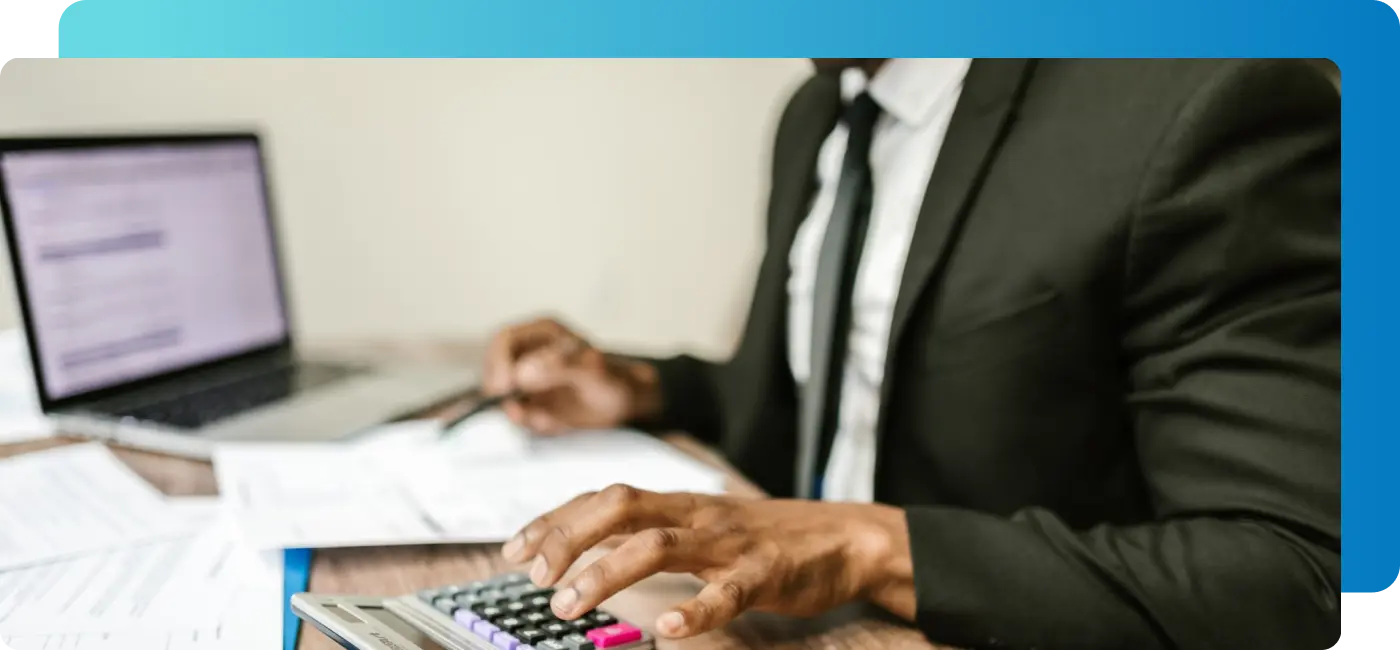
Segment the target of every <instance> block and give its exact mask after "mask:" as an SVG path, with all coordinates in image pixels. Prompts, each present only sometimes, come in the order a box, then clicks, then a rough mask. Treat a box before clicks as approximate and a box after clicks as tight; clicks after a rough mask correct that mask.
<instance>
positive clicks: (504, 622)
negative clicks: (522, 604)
mask: <svg viewBox="0 0 1400 650" xmlns="http://www.w3.org/2000/svg"><path fill="white" fill-rule="evenodd" d="M495 623H496V627H499V628H501V629H502V630H505V631H507V632H514V631H516V630H518V629H520V628H522V627H525V621H522V620H520V619H518V618H516V617H514V616H507V617H505V618H503V619H500V620H498V621H495Z"/></svg>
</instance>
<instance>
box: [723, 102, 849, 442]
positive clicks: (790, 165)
mask: <svg viewBox="0 0 1400 650" xmlns="http://www.w3.org/2000/svg"><path fill="white" fill-rule="evenodd" d="M814 83H815V84H816V85H815V86H813V87H812V88H811V89H810V90H811V91H812V92H811V94H810V95H809V96H807V97H805V98H803V101H802V102H801V104H800V105H794V106H793V107H792V109H791V110H792V111H794V112H793V113H792V114H791V115H789V116H787V117H786V119H784V120H783V123H782V125H781V126H780V132H779V134H778V138H777V146H776V147H775V149H774V152H773V156H774V167H773V176H772V188H771V191H770V197H769V205H768V211H769V214H768V218H769V228H768V231H767V234H768V241H767V242H766V245H767V248H768V252H767V254H766V255H765V258H764V262H763V267H762V268H761V269H760V270H759V281H758V284H757V286H756V287H755V291H756V293H757V295H756V296H755V299H754V302H753V308H752V311H751V312H750V314H749V324H748V325H747V328H748V331H746V332H745V335H744V340H743V343H742V345H741V346H740V349H739V352H738V353H737V354H736V355H735V357H734V358H733V359H732V360H731V366H735V367H736V368H738V369H739V370H740V372H739V373H738V374H737V375H736V376H752V377H755V378H758V379H757V380H756V382H755V384H754V385H755V387H756V390H752V391H747V392H746V397H747V400H746V401H747V403H746V404H745V406H744V408H743V410H742V411H741V413H742V415H740V420H739V421H740V422H744V423H746V424H745V425H744V426H747V425H748V424H757V422H758V420H757V417H758V416H759V414H760V413H761V412H762V411H763V408H764V405H766V404H769V403H771V402H774V401H777V402H780V403H781V402H790V401H792V400H794V399H795V398H796V394H795V391H794V388H795V387H794V384H793V381H792V374H791V373H790V372H789V371H788V367H787V364H786V361H787V305H788V300H787V281H788V274H789V268H788V251H789V250H791V248H792V242H793V239H794V238H795V237H796V234H797V229H798V226H799V225H801V223H802V220H803V219H804V218H806V216H807V212H808V211H809V210H810V209H811V205H812V201H813V200H814V198H815V196H816V189H817V156H818V154H819V153H820V151H821V147H822V143H823V142H825V141H826V137H827V135H828V134H830V133H831V130H832V128H834V127H835V126H836V122H837V120H838V119H839V118H840V114H841V95H840V88H839V86H838V85H837V84H836V83H835V80H825V79H821V80H816V81H815V82H814ZM793 417H794V422H795V418H796V409H793ZM786 436H791V437H792V438H795V436H796V425H795V424H794V425H793V427H792V431H790V432H776V431H765V432H761V435H755V436H748V437H749V438H756V439H759V438H761V439H763V440H762V444H775V445H781V444H784V442H785V444H786V445H787V446H788V447H789V448H792V447H793V446H795V444H796V443H795V442H794V441H793V439H791V438H786ZM780 438H781V439H780ZM755 444H757V441H756V442H755Z"/></svg>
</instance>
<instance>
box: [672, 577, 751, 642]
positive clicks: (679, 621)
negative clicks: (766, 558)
mask: <svg viewBox="0 0 1400 650" xmlns="http://www.w3.org/2000/svg"><path fill="white" fill-rule="evenodd" d="M761 584H762V577H761V576H758V575H756V574H753V573H748V572H744V573H739V572H736V573H733V574H730V575H727V576H725V577H724V578H722V579H719V580H716V581H714V582H711V583H710V584H708V585H705V588H704V589H701V590H700V593H699V594H698V595H696V596H695V598H692V599H690V600H688V601H686V602H684V603H681V604H680V605H679V606H677V607H676V608H675V609H672V610H671V611H669V612H666V613H665V614H662V615H661V616H659V617H657V619H656V631H657V632H658V633H660V634H661V635H662V636H665V637H668V638H672V639H679V638H682V637H688V636H695V635H697V634H703V633H705V632H708V631H710V630H713V629H715V628H718V627H722V626H724V625H726V624H728V623H729V622H730V621H732V620H734V617H735V616H738V615H739V614H740V613H741V612H743V611H744V610H746V609H748V608H749V607H751V606H752V605H753V601H754V597H755V595H756V594H757V593H758V587H759V585H761Z"/></svg>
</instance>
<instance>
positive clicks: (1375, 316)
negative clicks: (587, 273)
mask: <svg viewBox="0 0 1400 650" xmlns="http://www.w3.org/2000/svg"><path fill="white" fill-rule="evenodd" d="M1397 35H1400V21H1397V18H1396V15H1395V13H1394V12H1393V11H1391V9H1390V8H1389V7H1387V6H1386V5H1384V4H1382V3H1380V2H1375V1H1374V0H1274V1H1272V2H1263V1H1262V0H1247V1H1230V0H1212V1H1209V2H1206V1H1201V0H1175V1H1170V0H1169V1H1165V2H1160V1H1152V2H1149V1H1134V0H1112V1H1106V0H1078V1H1069V2H1065V1H1060V2H1054V3H1051V2H1049V1H1046V0H1041V1H1037V0H957V1H940V0H904V1H898V2H895V1H889V0H842V1H837V0H695V1H692V2H685V3H681V2H675V1H672V2H667V1H664V0H613V1H593V2H584V1H582V0H575V1H572V2H563V1H542V0H416V1H408V0H393V1H389V0H375V1H373V2H369V1H366V0H300V1H295V2H294V1H293V0H83V1H82V2H79V3H77V4H75V5H73V6H72V7H70V8H69V9H68V11H67V12H66V13H65V14H64V16H63V19H62V22H61V23H60V29H59V52H60V56H64V57H634V56H647V57H795V56H853V57H860V56H977V57H1022V56H1031V57H1078V56H1084V57H1274V56H1277V57H1309V58H1324V57H1325V58H1330V59H1332V60H1333V61H1334V62H1336V63H1337V64H1338V66H1339V67H1340V68H1341V70H1342V74H1343V79H1344V83H1345V86H1346V89H1345V100H1344V102H1343V124H1344V136H1343V161H1344V162H1343V206H1344V208H1343V221H1344V228H1343V241H1342V244H1343V249H1344V253H1343V255H1344V260H1345V262H1344V264H1343V268H1342V275H1343V283H1344V284H1345V285H1346V292H1347V299H1346V300H1345V301H1344V307H1343V320H1344V322H1345V329H1344V333H1343V354H1342V362H1343V366H1344V368H1345V370H1344V372H1345V376H1346V388H1345V391H1344V393H1343V400H1342V401H1343V406H1342V426H1343V430H1344V431H1345V439H1344V442H1343V450H1342V451H1343V453H1342V466H1343V492H1342V495H1343V499H1342V500H1343V512H1344V517H1343V539H1344V553H1343V588H1344V590H1346V591H1351V592H1376V591H1381V590H1384V589H1385V588H1386V587H1387V586H1389V585H1390V584H1391V582H1392V581H1394V580H1395V578H1396V574H1397V572H1400V536H1397V534H1396V532H1397V526H1396V518H1397V515H1398V514H1400V512H1398V511H1397V507H1396V505H1395V503H1396V501H1395V499H1394V497H1395V496H1396V495H1397V493H1400V489H1397V485H1400V481H1397V478H1396V474H1397V471H1400V468H1397V461H1398V460H1400V454H1398V453H1397V450H1398V449H1400V443H1397V440H1396V439H1397V435H1396V434H1395V425H1396V418H1395V417H1394V415H1393V414H1392V413H1393V411H1392V410H1391V409H1390V408H1389V406H1390V404H1388V399H1387V398H1389V397H1391V396H1390V395H1389V393H1390V392H1391V391H1388V390H1387V388H1388V385H1389V384H1390V375H1391V373H1392V372H1394V369H1396V368H1397V367H1400V355H1397V353H1396V348H1397V341H1398V340H1400V334H1397V323H1396V319H1395V318H1394V316H1393V314H1394V313H1395V309H1394V308H1393V307H1392V302H1393V301H1395V300H1397V299H1400V292H1397V291H1395V290H1393V288H1392V284H1391V280H1392V278H1393V277H1394V275H1395V273H1394V271H1395V268H1396V263H1395V261H1394V260H1395V259H1396V258H1397V256H1396V254H1395V252H1394V249H1395V248H1396V242H1398V241H1400V228H1397V226H1396V225H1395V224H1396V222H1397V218H1396V217H1397V216H1400V205H1397V203H1400V201H1397V199H1396V192H1395V191H1394V190H1391V189H1388V185H1390V183H1394V182H1396V181H1397V180H1400V179H1397V178H1396V175H1395V172H1394V171H1392V170H1391V169H1388V164H1387V163H1390V162H1392V161H1393V160H1394V159H1395V152H1397V151H1400V140H1398V139H1397V134H1396V132H1397V126H1396V122H1397V118H1394V117H1392V116H1394V115H1400V111H1397V110H1396V109H1397V106H1396V96H1397V92H1400V89H1397V83H1396V80H1397V72H1396V71H1397V70H1400V66H1397V63H1400V60H1397V59H1400V57H1397V51H1398V50H1400V48H1398V47H1397V44H1400V39H1398V38H1397Z"/></svg>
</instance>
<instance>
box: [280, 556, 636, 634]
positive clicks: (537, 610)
mask: <svg viewBox="0 0 1400 650" xmlns="http://www.w3.org/2000/svg"><path fill="white" fill-rule="evenodd" d="M553 595H554V590H553V589H550V588H544V587H536V586H535V585H534V584H533V583H531V582H530V579H529V578H528V577H526V575H525V574H523V573H508V574H505V575H501V576H497V577H495V578H492V579H490V580H481V581H477V582H471V583H464V584H458V585H448V586H444V587H438V588H436V589H424V590H422V591H419V592H417V593H412V594H407V595H404V596H395V597H389V598H384V597H377V596H325V595H318V594H307V593H301V594H296V595H294V596H292V602H291V606H292V611H293V612H295V613H296V615H297V616H299V617H301V618H302V619H303V620H305V621H306V622H308V623H310V624H311V625H313V626H315V627H316V629H318V630H320V631H321V632H322V633H324V634H325V635H326V636H328V637H330V638H331V639H334V640H335V641H336V642H337V643H339V644H340V645H341V646H342V647H345V648H348V649H350V650H385V649H388V650H613V649H617V650H651V649H652V648H653V645H654V644H653V639H652V637H651V635H649V634H647V633H646V632H644V631H643V630H642V629H641V628H640V627H638V626H636V625H633V624H631V623H628V622H626V621H623V620H620V619H618V618H617V617H616V616H613V615H612V614H611V613H608V612H605V611H602V610H598V609H595V610H593V611H591V612H588V613H587V614H584V615H583V616H580V617H579V618H577V619H575V620H572V621H565V620H560V619H558V618H556V617H555V616H554V614H553V613H552V611H551V610H550V608H549V599H550V597H551V596H553Z"/></svg>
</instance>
